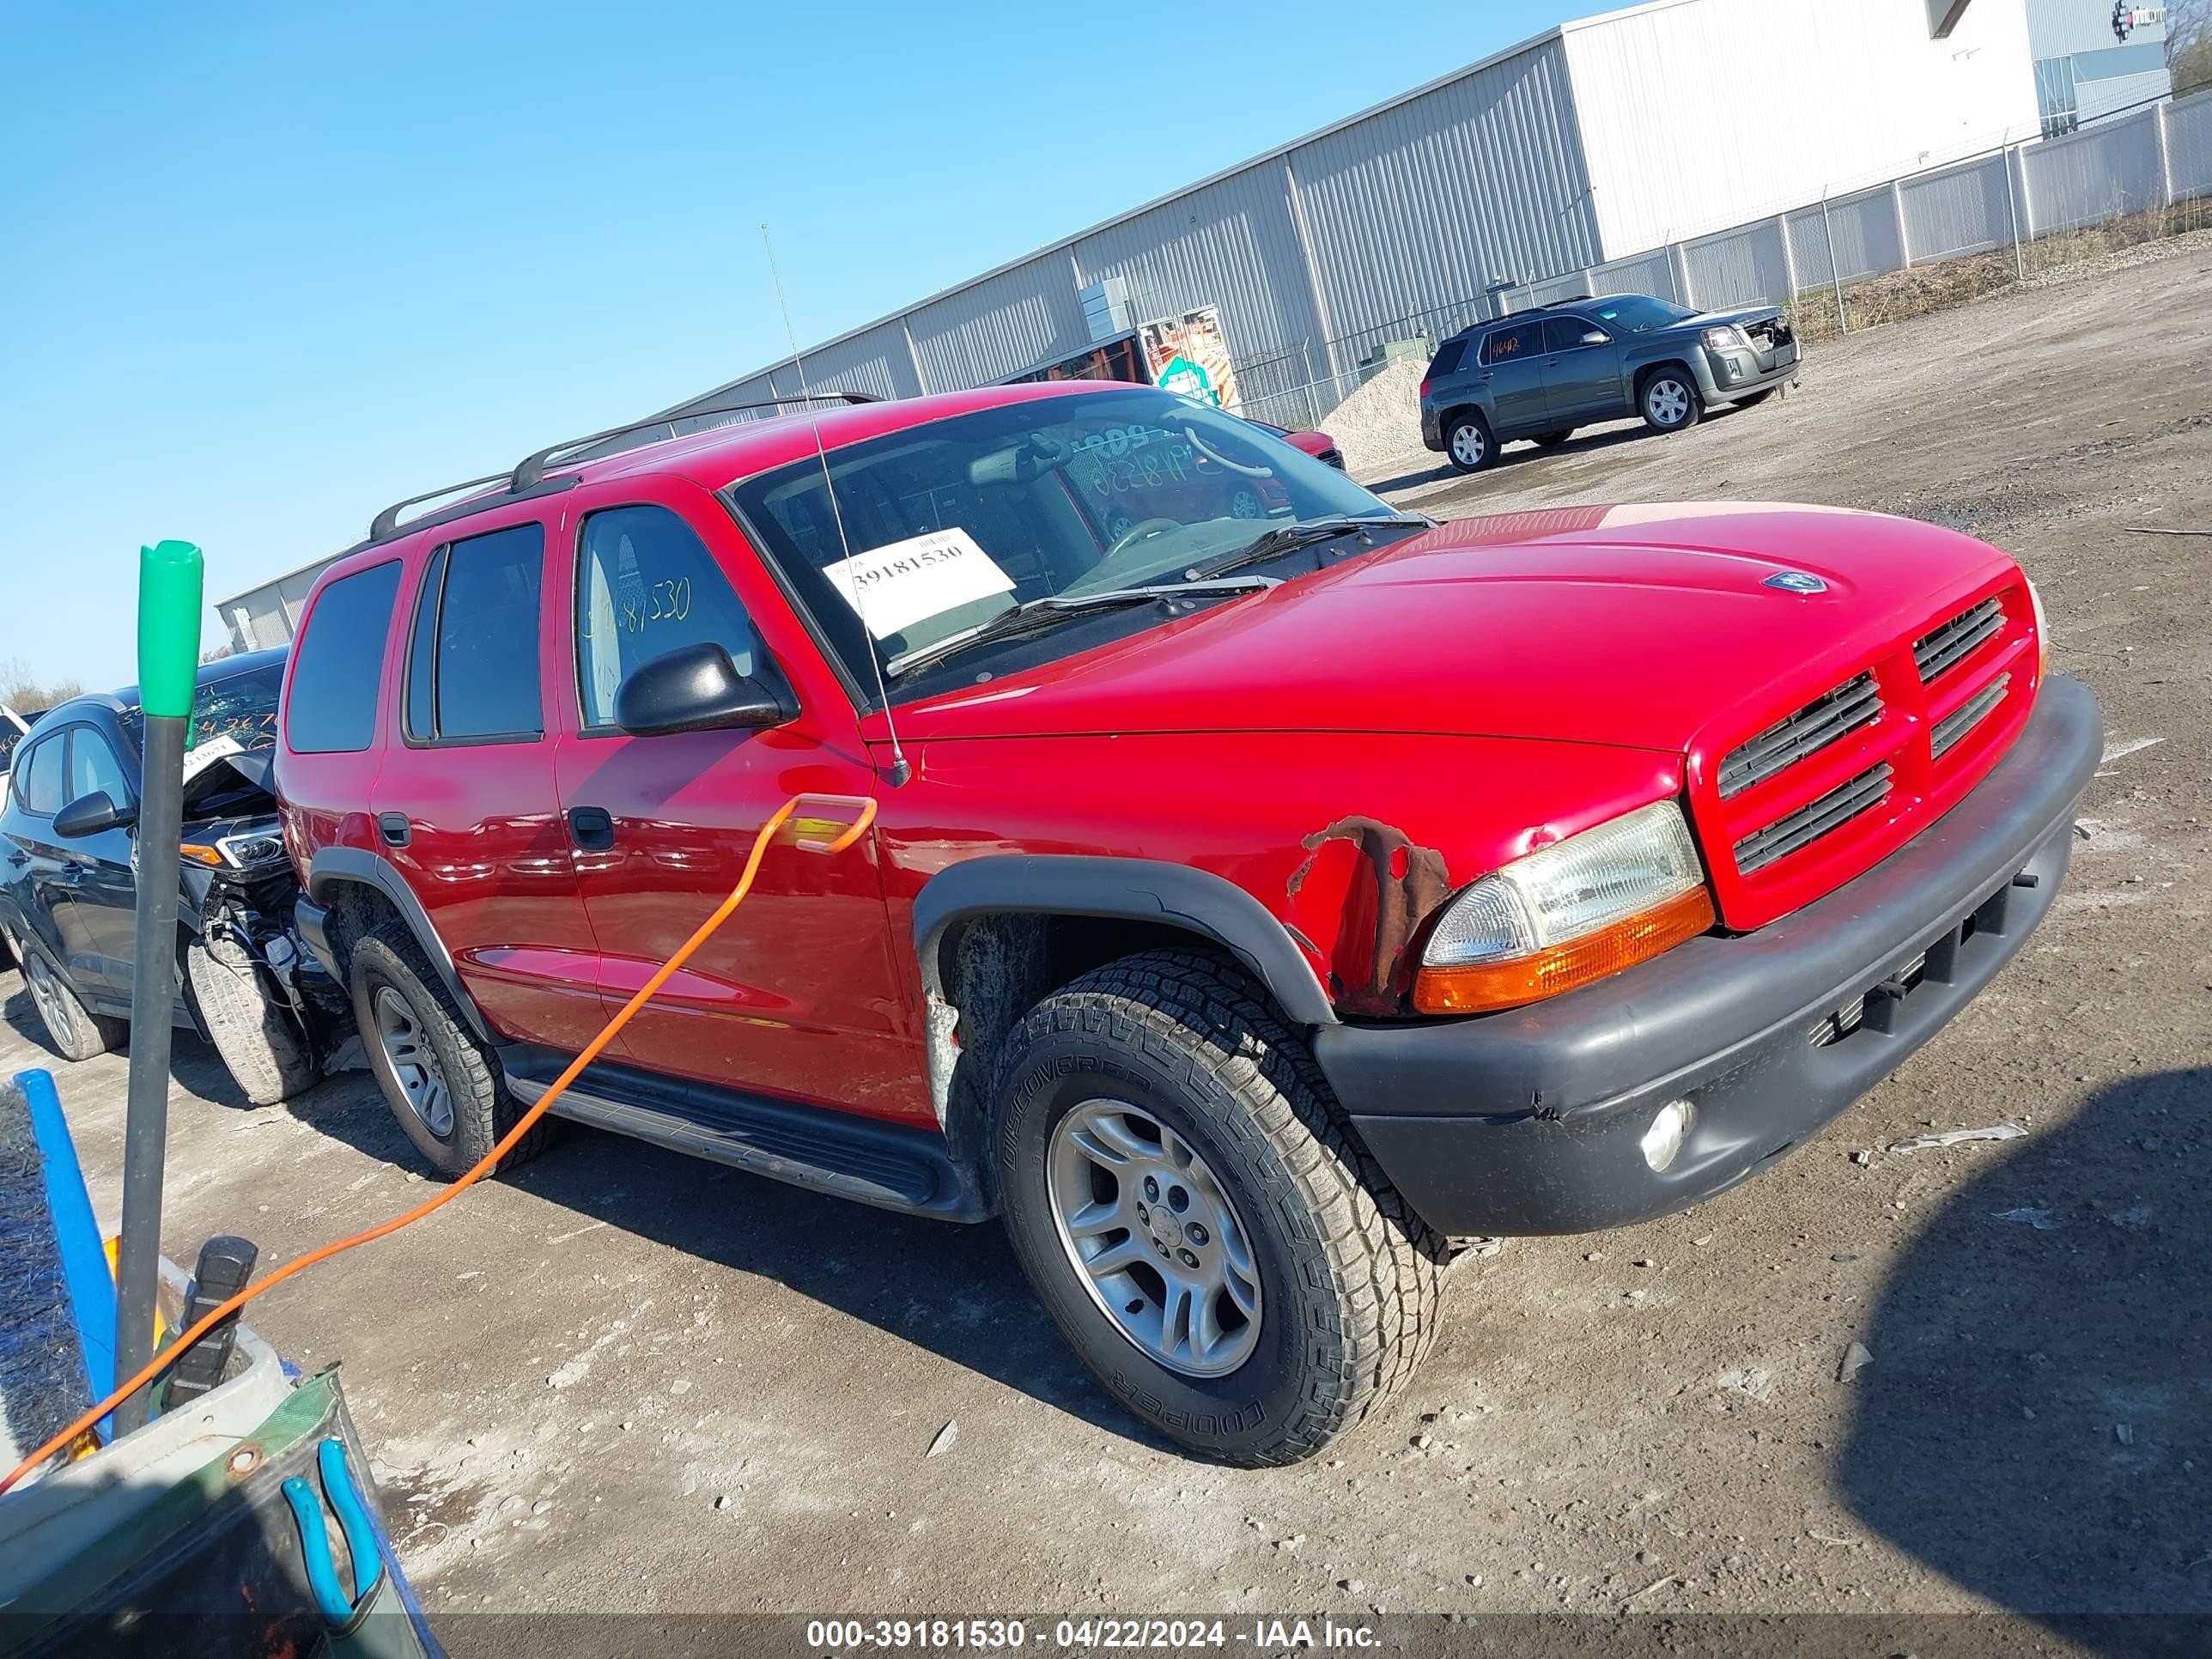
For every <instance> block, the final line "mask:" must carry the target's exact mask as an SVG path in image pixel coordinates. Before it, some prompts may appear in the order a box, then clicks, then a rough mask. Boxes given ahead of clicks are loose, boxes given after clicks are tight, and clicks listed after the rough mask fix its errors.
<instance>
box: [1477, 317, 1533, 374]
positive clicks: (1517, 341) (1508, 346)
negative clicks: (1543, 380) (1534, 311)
mask: <svg viewBox="0 0 2212 1659" xmlns="http://www.w3.org/2000/svg"><path fill="white" fill-rule="evenodd" d="M1543 349H1544V325H1543V324H1542V323H1541V322H1527V323H1516V324H1515V325H1512V326H1511V327H1510V328H1493V329H1492V330H1491V331H1490V332H1489V333H1488V334H1486V335H1485V336H1484V337H1483V341H1482V361H1483V362H1484V363H1485V364H1486V365H1492V364H1497V363H1517V362H1525V361H1526V360H1527V359H1528V358H1530V357H1534V356H1537V355H1539V354H1540V353H1541V351H1542V350H1543Z"/></svg>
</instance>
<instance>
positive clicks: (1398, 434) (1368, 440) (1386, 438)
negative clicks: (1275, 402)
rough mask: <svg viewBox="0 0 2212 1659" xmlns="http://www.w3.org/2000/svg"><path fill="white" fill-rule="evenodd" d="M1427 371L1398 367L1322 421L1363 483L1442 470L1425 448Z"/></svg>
mask: <svg viewBox="0 0 2212 1659" xmlns="http://www.w3.org/2000/svg"><path fill="white" fill-rule="evenodd" d="M1422 368H1423V365H1421V364H1419V363H1416V362H1406V363H1393V364H1391V365H1390V367H1389V368H1386V369H1384V370H1383V372H1382V373H1381V374H1377V375H1376V377H1375V378H1374V379H1373V380H1370V381H1368V382H1367V384H1366V385H1365V386H1361V387H1360V388H1359V390H1358V391H1357V392H1353V393H1352V395H1351V396H1350V397H1349V398H1346V399H1345V400H1344V401H1343V402H1342V403H1340V404H1338V405H1337V406H1336V407H1335V408H1334V409H1332V410H1329V412H1328V414H1327V415H1325V416H1322V422H1321V425H1322V430H1323V431H1324V432H1326V433H1328V435H1329V436H1330V437H1332V438H1334V439H1335V440H1336V443H1337V447H1338V448H1340V449H1341V450H1342V451H1343V452H1344V467H1345V471H1347V472H1349V473H1351V474H1352V477H1355V478H1357V479H1358V480H1359V481H1360V482H1361V483H1373V482H1374V481H1376V479H1380V478H1395V477H1403V476H1404V475H1405V474H1407V473H1408V472H1425V471H1428V470H1429V469H1430V468H1431V467H1433V466H1435V465H1437V457H1436V456H1434V455H1432V454H1431V453H1429V452H1428V451H1427V450H1425V449H1424V448H1422V447H1421V408H1420V387H1421V373H1422Z"/></svg>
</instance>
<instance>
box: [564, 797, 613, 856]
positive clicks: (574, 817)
mask: <svg viewBox="0 0 2212 1659" xmlns="http://www.w3.org/2000/svg"><path fill="white" fill-rule="evenodd" d="M568 839H569V840H571V841H573V842H575V843H576V845H577V846H578V847H579V848H582V849H583V850H584V851H585V852H586V853H604V852H605V851H606V850H607V848H610V847H612V846H613V845H614V844H615V820H614V815H613V814H612V813H611V812H609V811H607V809H606V808H605V807H604V806H572V807H570V808H569V809H568Z"/></svg>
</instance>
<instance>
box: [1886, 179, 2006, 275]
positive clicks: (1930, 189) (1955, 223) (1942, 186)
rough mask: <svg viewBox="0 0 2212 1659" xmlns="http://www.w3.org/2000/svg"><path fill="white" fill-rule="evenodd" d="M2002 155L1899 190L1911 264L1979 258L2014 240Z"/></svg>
mask: <svg viewBox="0 0 2212 1659" xmlns="http://www.w3.org/2000/svg"><path fill="white" fill-rule="evenodd" d="M2007 165H2008V163H2007V160H2006V157H2005V156H2004V155H2002V154H1999V155H1985V156H1984V157H1983V158H1982V159H1981V160H1980V161H1969V162H1968V163H1966V166H1964V167H1951V168H1948V169H1946V170H1945V171H1943V172H1942V173H1922V174H1921V175H1920V176H1919V177H1918V178H1917V179H1906V180H1905V182H1904V183H1903V184H1902V185H1899V192H1900V193H1901V194H1902V196H1903V197H1904V200H1905V240H1907V241H1908V242H1909V243H1910V244H1911V248H1912V263H1913V264H1926V263H1927V262H1928V261H1929V260H1931V259H1948V258H1952V257H1954V255H1957V254H1961V253H1980V252H1984V251H1985V250H1987V249H1990V248H1993V247H2001V246H2006V245H2008V244H2009V243H2010V242H2011V240H2012V215H2011V212H2010V210H2009V209H2008V206H2007V204H2006V197H2005V168H2006V166H2007Z"/></svg>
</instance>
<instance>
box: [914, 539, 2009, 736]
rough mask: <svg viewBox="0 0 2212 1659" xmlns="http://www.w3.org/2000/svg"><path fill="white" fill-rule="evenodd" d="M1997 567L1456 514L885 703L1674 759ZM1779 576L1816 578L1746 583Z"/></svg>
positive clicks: (1842, 543)
mask: <svg viewBox="0 0 2212 1659" xmlns="http://www.w3.org/2000/svg"><path fill="white" fill-rule="evenodd" d="M2012 568H2013V566H2012V562H2011V561H2010V560H2009V559H2008V558H2007V557H2006V556H2005V555H2004V554H2002V553H2001V552H1999V551H1998V550H1996V549H1995V548H1993V547H1990V546H1988V545H1986V544H1984V543H1981V542H1978V541H1974V540H1972V538H1968V537H1966V536H1962V535H1960V534H1958V533H1957V532H1953V531H1948V530H1944V529H1942V528H1939V527H1938V526H1934V525H1927V524H1922V523H1919V522H1918V521H1917V520H1910V519H1893V518H1888V517H1886V516H1883V515H1881V514H1878V513H1858V512H1852V511H1848V510H1845V509H1842V508H1835V507H1786V506H1776V505H1770V504H1761V503H1748V504H1723V505H1715V504H1710V503H1708V504H1702V505H1674V506H1626V507H1570V508H1559V509H1547V510H1542V511H1536V512H1529V513H1504V514H1499V515H1496V516H1492V517H1486V518H1475V519H1462V520H1455V521H1454V522H1452V523H1449V524H1446V525H1442V526H1437V528H1435V529H1432V530H1430V531H1427V532H1424V533H1422V534H1420V535H1419V536H1415V537H1413V538H1409V539H1407V540H1406V541H1403V542H1400V543H1397V544H1395V545H1392V546H1390V547H1388V548H1385V549H1383V550H1379V551H1376V552H1374V553H1370V554H1366V555H1364V556H1358V557H1353V558H1349V559H1346V560H1345V561H1343V562H1340V563H1339V564H1336V565H1335V566H1334V567H1333V568H1327V569H1324V570H1322V571H1320V572H1318V573H1316V574H1311V575H1308V576H1303V577H1299V578H1297V579H1294V580H1290V581H1286V582H1285V583H1284V584H1283V585H1282V586H1279V587H1276V588H1273V589H1270V590H1267V591H1266V592H1261V593H1255V594H1253V595H1251V596H1249V597H1248V598H1242V599H1229V600H1226V601H1225V602H1223V603H1222V604H1220V605H1215V606H1213V607H1212V608H1211V609H1210V610H1207V611H1203V612H1201V613H1200V614H1199V615H1198V616H1195V617H1190V618H1188V619H1187V620H1184V621H1181V622H1177V623H1169V624H1166V625H1164V626H1162V627H1158V628H1153V629H1146V630H1145V631H1143V632H1141V633H1139V634H1136V635H1131V636H1130V637H1128V638H1127V639H1123V640H1121V641H1116V642H1115V643H1113V644H1111V645H1107V646H1103V647H1097V648H1096V649H1093V650H1090V651H1086V652H1083V653H1079V654H1078V655H1075V656H1072V657H1067V658H1065V659H1061V660H1060V661H1058V662H1054V663H1050V664H1047V665H1042V666H1041V667H1038V668H1036V669H1032V670H1028V671H1022V672H1018V673H1014V674H1009V675H1007V676H1006V677H1005V678H1000V679H995V680H994V681H992V682H990V683H989V684H987V685H986V686H981V687H977V688H976V689H975V690H971V691H957V692H948V693H945V694H943V695H941V696H938V697H935V698H932V699H929V700H927V701H926V702H920V703H916V704H914V705H911V706H910V707H908V708H901V709H900V710H899V711H898V722H899V729H900V735H901V736H902V738H907V739H908V741H915V740H918V739H924V738H991V737H1021V736H1051V735H1073V734H1077V733H1095V734H1109V733H1125V732H1131V733H1133V732H1204V731H1218V732H1257V731H1336V732H1436V733H1439V734H1449V735H1453V736H1461V737H1498V738H1544V739H1552V740H1564V741H1568V742H1576V743H1592V744H1615V745H1626V746H1628V747H1632V748H1640V749H1650V750H1663V751H1666V752H1668V753H1673V754H1682V753H1685V752H1686V750H1687V749H1688V747H1689V745H1690V743H1691V740H1692V738H1693V737H1694V736H1695V735H1696V733H1697V732H1698V731H1699V728H1700V727H1701V726H1705V725H1706V724H1707V723H1708V722H1709V721H1710V720H1712V719H1713V717H1714V716H1715V715H1716V714H1720V713H1722V712H1723V711H1725V710H1727V709H1729V708H1733V707H1734V706H1735V705H1736V704H1738V703H1749V702H1757V701H1760V700H1767V701H1771V697H1772V688H1773V687H1774V686H1775V685H1776V684H1778V683H1791V684H1794V683H1797V682H1801V681H1802V683H1804V684H1807V685H1808V686H1809V687H1810V688H1811V689H1812V690H1813V691H1818V690H1825V689H1826V687H1827V686H1829V685H1831V684H1834V683H1835V682H1836V681H1837V680H1838V679H1840V678H1844V675H1845V674H1846V673H1847V672H1848V671H1850V669H1852V668H1856V667H1857V666H1859V665H1863V663H1864V662H1866V661H1867V660H1868V659H1869V658H1871V657H1872V656H1874V655H1875V654H1876V653H1878V652H1880V651H1881V650H1882V649H1884V648H1885V647H1888V646H1890V645H1892V644H1893V642H1894V641H1896V640H1897V639H1898V638H1899V636H1900V635H1906V634H1909V633H1911V632H1914V631H1916V630H1917V629H1921V628H1923V627H1924V626H1925V625H1926V624H1927V623H1929V621H1930V620H1931V619H1933V618H1937V617H1942V616H1943V615H1946V614H1948V611H1946V607H1947V606H1954V608H1955V605H1954V602H1963V599H1964V596H1966V594H1968V593H1969V592H1971V591H1972V590H1973V589H1974V588H1976V587H1977V586H1981V585H1984V584H1986V583H1988V582H1990V581H1991V580H1995V579H1996V578H1997V577H1999V576H2001V575H2002V574H2005V573H2007V572H2008V571H2009V570H2010V569H2012ZM1785 570H1786V571H1802V572H1805V573H1808V574H1812V575H1814V576H1818V577H1820V579H1821V580H1822V581H1823V582H1824V583H1826V591H1825V592H1820V593H1816V594H1811V595H1803V594H1798V593H1793V592H1784V591H1781V590H1778V589H1776V588H1773V587H1769V586H1765V585H1764V584H1765V579H1766V578H1767V577H1769V576H1771V575H1773V574H1776V573H1777V572H1778V571H1785ZM1808 695H1809V693H1808ZM877 730H878V732H880V719H879V718H878V722H877Z"/></svg>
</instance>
